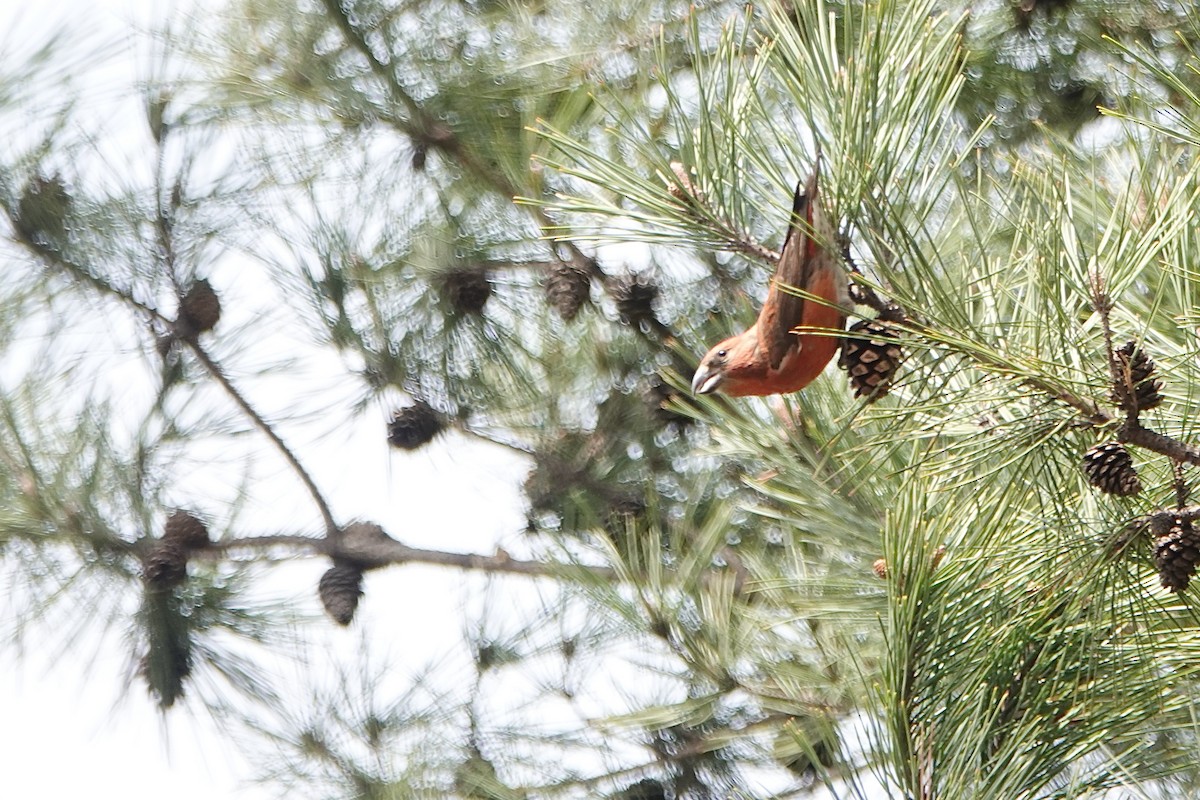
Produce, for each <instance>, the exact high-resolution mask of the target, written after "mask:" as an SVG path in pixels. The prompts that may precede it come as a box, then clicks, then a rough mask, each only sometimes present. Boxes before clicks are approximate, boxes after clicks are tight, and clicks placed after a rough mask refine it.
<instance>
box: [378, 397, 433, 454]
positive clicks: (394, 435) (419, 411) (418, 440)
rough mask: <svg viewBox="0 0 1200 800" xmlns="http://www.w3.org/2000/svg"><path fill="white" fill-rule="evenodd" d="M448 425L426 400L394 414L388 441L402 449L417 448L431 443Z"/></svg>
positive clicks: (390, 423)
mask: <svg viewBox="0 0 1200 800" xmlns="http://www.w3.org/2000/svg"><path fill="white" fill-rule="evenodd" d="M445 427H446V425H445V423H444V422H443V421H442V416H441V415H440V414H438V412H437V411H435V410H434V409H433V406H431V405H429V404H428V403H426V402H425V401H424V400H418V401H417V402H415V403H413V404H412V405H411V406H409V407H408V408H402V409H400V410H399V411H396V412H395V413H394V414H392V419H391V421H389V422H388V442H389V443H391V445H392V446H393V447H398V448H400V449H401V450H416V449H417V448H419V447H423V446H424V445H427V444H429V442H430V441H432V440H433V437H435V436H437V435H438V434H439V433H441V432H442V430H443V429H444V428H445Z"/></svg>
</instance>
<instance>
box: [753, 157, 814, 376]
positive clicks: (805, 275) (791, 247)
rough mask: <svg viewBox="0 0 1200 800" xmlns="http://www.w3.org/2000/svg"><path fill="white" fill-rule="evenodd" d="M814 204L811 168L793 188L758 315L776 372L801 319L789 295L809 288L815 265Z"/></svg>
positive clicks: (798, 300)
mask: <svg viewBox="0 0 1200 800" xmlns="http://www.w3.org/2000/svg"><path fill="white" fill-rule="evenodd" d="M817 202H819V201H818V199H817V168H816V167H814V168H813V173H812V175H811V176H809V179H808V182H807V184H806V185H804V186H797V187H796V196H795V198H794V199H793V201H792V216H791V219H790V225H789V227H788V232H787V238H786V239H784V242H783V251H782V252H781V253H780V256H779V266H778V267H777V268H776V269H775V277H774V278H773V279H772V281H771V289H770V291H769V292H768V293H767V301H766V302H765V303H764V304H763V307H762V311H761V312H759V315H758V332H759V338H760V340H761V342H762V345H763V346H764V347H765V348H766V351H767V360H768V363H769V364H770V367H771V369H779V365H780V364H781V363H782V362H783V359H784V356H786V355H787V352H788V350H789V349H790V348H794V347H796V346H797V345H798V344H799V340H798V339H797V338H796V334H794V333H792V332H791V331H792V329H793V328H795V327H796V326H797V325H799V324H800V320H801V319H802V318H803V317H804V303H805V301H804V298H802V297H798V296H797V295H795V294H793V293H792V292H794V291H795V289H805V288H807V287H808V286H809V285H810V279H811V277H812V270H813V267H814V265H815V261H816V259H814V258H812V251H813V248H812V247H811V246H810V244H811V243H812V242H813V239H812V235H813V230H812V221H813V208H812V206H813V204H814V203H817ZM784 287H786V288H784Z"/></svg>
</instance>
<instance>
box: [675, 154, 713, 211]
mask: <svg viewBox="0 0 1200 800" xmlns="http://www.w3.org/2000/svg"><path fill="white" fill-rule="evenodd" d="M671 172H672V173H673V174H674V176H675V179H674V180H669V179H668V181H667V191H668V192H670V194H671V197H674V198H675V199H676V200H680V201H682V202H684V203H686V204H687V205H689V206H693V207H695V206H701V205H704V204H705V203H706V202H707V201H708V198H707V197H706V196H705V194H704V192H703V191H701V190H700V189H698V188H697V187H696V184H695V183H694V182H693V181H692V176H691V174H690V173H689V172H688V168H687V167H685V166H684V165H683V164H681V163H679V162H678V161H672V162H671Z"/></svg>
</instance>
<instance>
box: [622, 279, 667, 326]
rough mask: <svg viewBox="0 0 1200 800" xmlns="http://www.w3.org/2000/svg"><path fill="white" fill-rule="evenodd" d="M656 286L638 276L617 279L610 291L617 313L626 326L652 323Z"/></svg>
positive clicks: (656, 294)
mask: <svg viewBox="0 0 1200 800" xmlns="http://www.w3.org/2000/svg"><path fill="white" fill-rule="evenodd" d="M658 292H659V289H658V285H657V284H654V283H651V282H650V281H647V280H644V279H643V278H641V277H640V276H636V275H635V276H630V277H626V278H620V279H618V280H617V281H616V282H615V283H614V285H613V289H612V296H613V299H614V300H616V302H617V312H618V313H619V314H620V315H621V321H622V322H624V323H625V324H626V325H641V324H642V323H643V322H653V321H654V301H655V300H657V299H658Z"/></svg>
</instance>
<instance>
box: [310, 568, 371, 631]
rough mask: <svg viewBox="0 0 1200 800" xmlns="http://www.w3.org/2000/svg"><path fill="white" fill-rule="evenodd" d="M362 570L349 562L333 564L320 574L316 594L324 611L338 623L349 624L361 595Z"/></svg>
mask: <svg viewBox="0 0 1200 800" xmlns="http://www.w3.org/2000/svg"><path fill="white" fill-rule="evenodd" d="M362 579H363V574H362V570H361V569H359V568H358V567H355V566H351V565H350V564H334V565H333V566H332V567H330V568H329V569H328V570H326V572H325V574H324V575H322V576H321V581H320V583H318V584H317V594H319V595H320V596H321V605H323V606H325V611H326V613H328V614H329V616H331V617H333V621H334V622H336V623H337V624H339V625H349V624H350V620H352V619H354V611H355V610H356V609H357V608H358V598H360V597H362V593H363V590H362Z"/></svg>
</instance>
